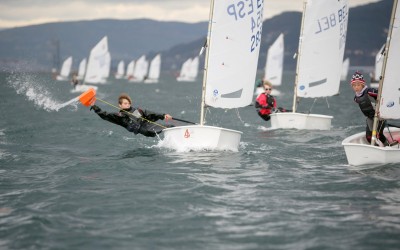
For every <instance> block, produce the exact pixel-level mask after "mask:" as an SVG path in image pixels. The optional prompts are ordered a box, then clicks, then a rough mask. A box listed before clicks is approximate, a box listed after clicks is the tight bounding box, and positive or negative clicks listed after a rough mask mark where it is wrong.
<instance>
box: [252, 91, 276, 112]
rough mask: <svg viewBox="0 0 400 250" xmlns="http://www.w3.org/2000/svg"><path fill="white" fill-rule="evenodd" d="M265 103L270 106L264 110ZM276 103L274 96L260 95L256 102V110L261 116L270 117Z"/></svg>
mask: <svg viewBox="0 0 400 250" xmlns="http://www.w3.org/2000/svg"><path fill="white" fill-rule="evenodd" d="M264 101H265V103H266V104H268V107H267V108H263V107H262V106H264V105H265V104H264ZM274 102H275V98H274V96H272V95H268V94H260V95H259V97H258V98H257V102H256V108H257V111H258V113H259V115H269V114H271V113H272V109H273V108H274Z"/></svg>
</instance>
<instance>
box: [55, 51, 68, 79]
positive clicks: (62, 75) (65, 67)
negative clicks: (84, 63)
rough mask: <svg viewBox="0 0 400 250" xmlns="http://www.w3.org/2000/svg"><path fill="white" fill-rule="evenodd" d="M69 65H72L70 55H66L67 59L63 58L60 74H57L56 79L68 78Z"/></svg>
mask: <svg viewBox="0 0 400 250" xmlns="http://www.w3.org/2000/svg"><path fill="white" fill-rule="evenodd" d="M71 67H72V56H70V57H68V58H67V59H65V60H64V62H63V64H62V66H61V70H60V74H59V75H58V76H57V78H56V79H57V80H58V81H66V80H68V77H69V74H70V72H71Z"/></svg>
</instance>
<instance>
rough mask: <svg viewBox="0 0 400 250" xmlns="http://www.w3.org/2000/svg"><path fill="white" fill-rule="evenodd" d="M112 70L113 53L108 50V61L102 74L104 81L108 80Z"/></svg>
mask: <svg viewBox="0 0 400 250" xmlns="http://www.w3.org/2000/svg"><path fill="white" fill-rule="evenodd" d="M110 70H111V54H110V52H107V54H106V62H105V64H104V65H103V67H102V76H103V79H104V81H106V80H107V78H108V77H110Z"/></svg>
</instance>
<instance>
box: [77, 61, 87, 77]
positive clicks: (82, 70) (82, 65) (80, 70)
mask: <svg viewBox="0 0 400 250" xmlns="http://www.w3.org/2000/svg"><path fill="white" fill-rule="evenodd" d="M86 62H87V60H86V58H83V59H82V61H81V62H80V63H79V68H78V75H77V78H78V80H83V77H84V76H85V72H86Z"/></svg>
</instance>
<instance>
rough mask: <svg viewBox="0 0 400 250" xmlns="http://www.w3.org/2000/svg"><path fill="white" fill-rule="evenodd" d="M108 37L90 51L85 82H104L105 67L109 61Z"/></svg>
mask: <svg viewBox="0 0 400 250" xmlns="http://www.w3.org/2000/svg"><path fill="white" fill-rule="evenodd" d="M108 56H109V53H108V39H107V36H105V37H103V38H102V39H101V40H100V42H99V43H97V44H96V46H94V47H93V49H92V50H91V51H90V55H89V61H88V65H87V68H86V75H85V82H87V83H104V82H105V81H104V76H105V73H104V69H106V67H107V65H108V62H107V60H108V59H107V57H108Z"/></svg>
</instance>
